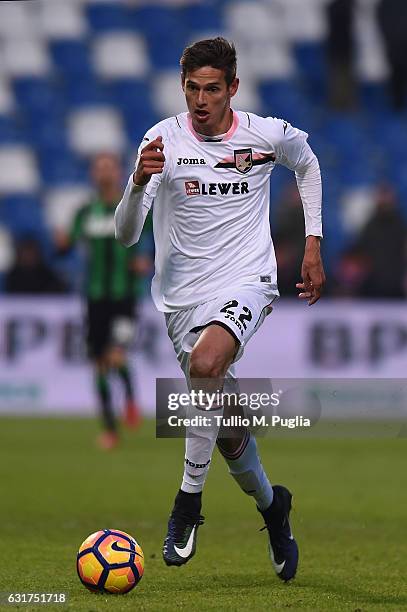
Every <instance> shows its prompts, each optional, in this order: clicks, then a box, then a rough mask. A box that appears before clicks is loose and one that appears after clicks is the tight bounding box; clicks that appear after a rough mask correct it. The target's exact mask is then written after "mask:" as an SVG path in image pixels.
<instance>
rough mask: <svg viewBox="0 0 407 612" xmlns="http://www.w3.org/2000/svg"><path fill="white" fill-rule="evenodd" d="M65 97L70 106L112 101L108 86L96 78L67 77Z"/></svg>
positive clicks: (93, 104) (92, 104)
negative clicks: (77, 78) (78, 78)
mask: <svg viewBox="0 0 407 612" xmlns="http://www.w3.org/2000/svg"><path fill="white" fill-rule="evenodd" d="M64 90H65V98H66V101H67V104H68V106H70V107H73V108H75V107H78V106H98V105H106V104H107V105H110V104H111V103H112V100H111V97H110V95H109V90H108V88H107V87H106V86H105V85H104V84H103V83H101V82H100V81H98V80H97V79H96V78H88V79H80V80H79V81H77V80H76V79H71V80H70V79H65V83H64Z"/></svg>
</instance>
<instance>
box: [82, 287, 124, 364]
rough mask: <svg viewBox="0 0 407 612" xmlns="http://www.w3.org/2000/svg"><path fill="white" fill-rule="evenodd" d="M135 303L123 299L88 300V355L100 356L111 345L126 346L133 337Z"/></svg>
mask: <svg viewBox="0 0 407 612" xmlns="http://www.w3.org/2000/svg"><path fill="white" fill-rule="evenodd" d="M135 322H136V303H135V300H134V299H132V298H127V299H124V300H88V302H87V318H86V327H87V335H86V340H87V346H88V354H89V356H90V357H101V356H102V355H103V353H104V352H105V351H106V350H107V349H108V348H111V347H113V346H123V347H127V346H128V345H129V344H130V342H131V341H132V339H133V336H134V328H135Z"/></svg>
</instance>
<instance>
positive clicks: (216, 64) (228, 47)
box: [180, 36, 236, 85]
mask: <svg viewBox="0 0 407 612" xmlns="http://www.w3.org/2000/svg"><path fill="white" fill-rule="evenodd" d="M180 64H181V69H182V73H181V74H182V80H183V81H184V80H185V78H186V75H187V72H191V71H192V70H197V69H198V68H203V67H204V66H211V67H212V68H217V69H218V70H223V71H224V73H225V80H226V83H227V84H228V85H231V83H232V81H233V79H234V78H235V77H236V49H235V45H234V44H233V43H232V42H229V41H227V40H226V39H225V38H222V37H221V36H218V37H217V38H209V39H207V40H199V41H198V42H196V43H194V44H193V45H190V46H189V47H186V48H185V49H184V52H183V54H182V56H181V60H180Z"/></svg>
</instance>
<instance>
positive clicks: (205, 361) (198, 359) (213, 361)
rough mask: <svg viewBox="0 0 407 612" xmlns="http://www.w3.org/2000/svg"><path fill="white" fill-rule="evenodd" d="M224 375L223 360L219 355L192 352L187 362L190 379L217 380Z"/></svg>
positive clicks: (197, 351) (198, 351)
mask: <svg viewBox="0 0 407 612" xmlns="http://www.w3.org/2000/svg"><path fill="white" fill-rule="evenodd" d="M224 374H225V364H224V360H223V359H222V357H221V356H220V355H216V354H208V353H205V352H203V351H200V350H193V351H192V353H191V357H190V362H189V375H190V377H191V378H219V377H221V376H224Z"/></svg>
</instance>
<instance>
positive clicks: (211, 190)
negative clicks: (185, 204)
mask: <svg viewBox="0 0 407 612" xmlns="http://www.w3.org/2000/svg"><path fill="white" fill-rule="evenodd" d="M185 192H186V194H187V195H188V196H194V195H240V194H243V193H249V183H247V182H246V181H242V182H240V183H199V181H186V182H185Z"/></svg>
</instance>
